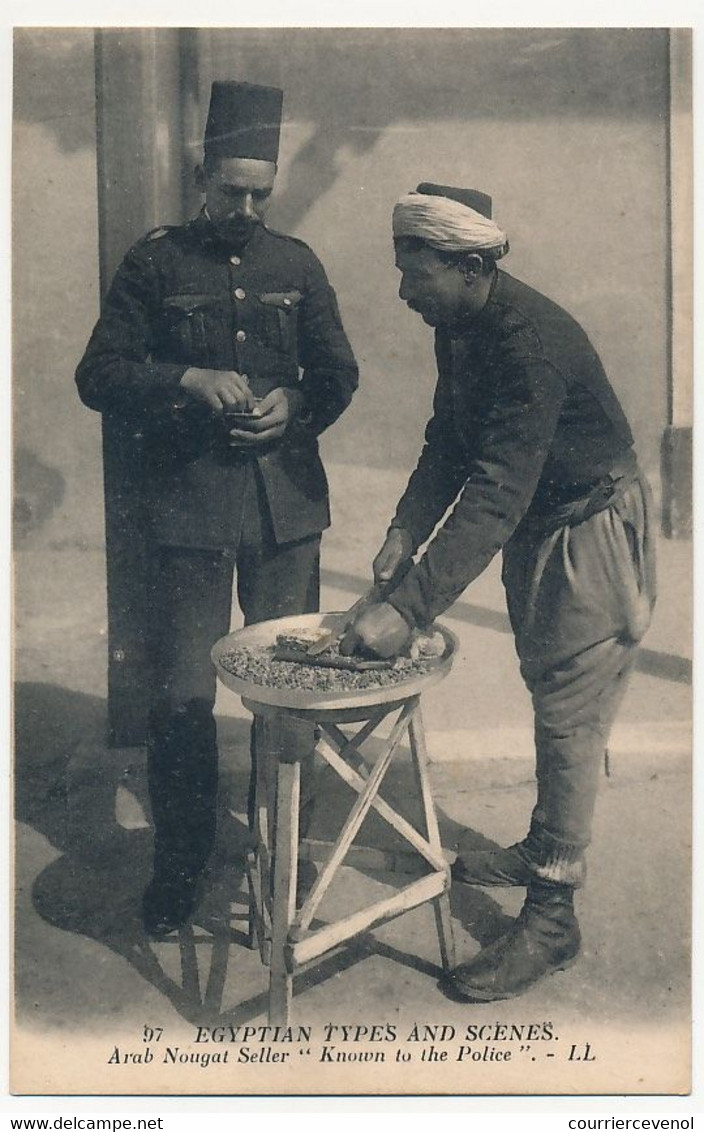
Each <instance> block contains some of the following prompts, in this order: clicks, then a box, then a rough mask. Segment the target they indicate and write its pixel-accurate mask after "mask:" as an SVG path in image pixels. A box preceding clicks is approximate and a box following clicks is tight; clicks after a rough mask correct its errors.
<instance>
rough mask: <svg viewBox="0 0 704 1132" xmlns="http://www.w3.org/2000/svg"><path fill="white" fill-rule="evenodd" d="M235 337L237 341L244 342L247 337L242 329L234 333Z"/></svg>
mask: <svg viewBox="0 0 704 1132" xmlns="http://www.w3.org/2000/svg"><path fill="white" fill-rule="evenodd" d="M235 338H236V339H237V341H238V342H244V341H245V340H246V338H247V335H246V334H245V332H244V330H238V331H237V333H236V334H235Z"/></svg>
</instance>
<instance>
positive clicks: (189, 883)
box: [142, 873, 199, 939]
mask: <svg viewBox="0 0 704 1132" xmlns="http://www.w3.org/2000/svg"><path fill="white" fill-rule="evenodd" d="M198 879H199V878H198V875H197V874H196V875H194V874H192V873H189V874H186V875H180V876H171V877H156V876H154V877H152V879H151V881H150V882H149V884H148V885H147V888H146V890H145V892H144V896H143V897H142V924H143V926H144V931H145V932H146V934H147V935H148V936H151V937H152V939H161V938H163V937H164V936H167V935H170V933H171V932H175V931H178V929H179V928H182V927H183V926H184V924H186V923H187V922H188V920H189V919H190V917H191V915H192V913H193V910H194V908H195V906H196V889H197V885H198Z"/></svg>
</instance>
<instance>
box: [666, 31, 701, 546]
mask: <svg viewBox="0 0 704 1132" xmlns="http://www.w3.org/2000/svg"><path fill="white" fill-rule="evenodd" d="M691 92H692V33H691V31H690V30H689V29H688V28H673V29H672V30H671V31H670V123H669V152H668V163H669V190H670V240H671V259H670V373H669V386H668V425H667V428H666V429H665V432H664V434H663V442H662V489H663V529H664V531H665V534H666V535H667V536H668V537H670V538H689V537H691V534H692V371H693V296H692V286H693V178H692V93H691Z"/></svg>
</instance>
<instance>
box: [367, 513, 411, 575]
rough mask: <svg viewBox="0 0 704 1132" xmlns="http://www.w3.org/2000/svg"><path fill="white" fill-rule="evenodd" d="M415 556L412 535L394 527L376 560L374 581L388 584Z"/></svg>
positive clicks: (373, 567)
mask: <svg viewBox="0 0 704 1132" xmlns="http://www.w3.org/2000/svg"><path fill="white" fill-rule="evenodd" d="M412 554H413V540H412V539H411V536H410V533H409V532H408V531H405V530H403V528H402V527H392V528H391V530H390V531H389V533H388V535H387V536H386V542H385V543H384V545H383V546H382V548H381V550H380V551H379V553H378V554H377V556H376V558H375V559H374V564H373V566H372V570H373V571H374V581H375V582H376V583H377V584H378V583H379V582H388V581H390V580H391V578H393V576H394V574H395V573H396V571H397V570H398V569H399V567H400V566H401V565H403V563H404V562H406V561H407V560H408V559H409V558H410V557H411V555H412Z"/></svg>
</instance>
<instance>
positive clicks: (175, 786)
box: [142, 700, 218, 937]
mask: <svg viewBox="0 0 704 1132" xmlns="http://www.w3.org/2000/svg"><path fill="white" fill-rule="evenodd" d="M217 759H218V752H217V741H216V728H215V720H214V719H213V714H212V709H211V707H210V705H209V704H207V703H205V701H200V700H191V701H190V702H189V703H188V704H186V705H184V706H183V707H182V708H181V709H180V710H179V711H176V712H173V711H171V710H169V709H168V708H161V709H159V710H158V711H156V712H154V713H153V714H152V718H151V721H150V735H149V743H148V748H147V770H148V779H149V795H150V800H151V806H152V816H153V820H154V875H153V877H152V879H151V881H150V883H149V885H148V887H147V889H146V891H145V893H144V897H143V900H142V913H143V923H144V928H145V930H146V931H147V933H148V934H149V935H152V936H157V937H159V936H163V935H166V934H168V933H169V932H171V931H174V930H175V929H177V928H179V927H181V926H182V925H183V924H185V923H186V921H187V920H188V918H189V917H190V915H191V913H192V911H193V908H194V907H195V903H196V895H197V893H196V889H197V884H198V880H199V878H200V875H201V873H202V871H203V869H204V868H205V865H206V863H207V860H208V857H209V856H210V853H211V851H212V848H213V844H214V841H215V822H216V802H217V775H218V766H217Z"/></svg>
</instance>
